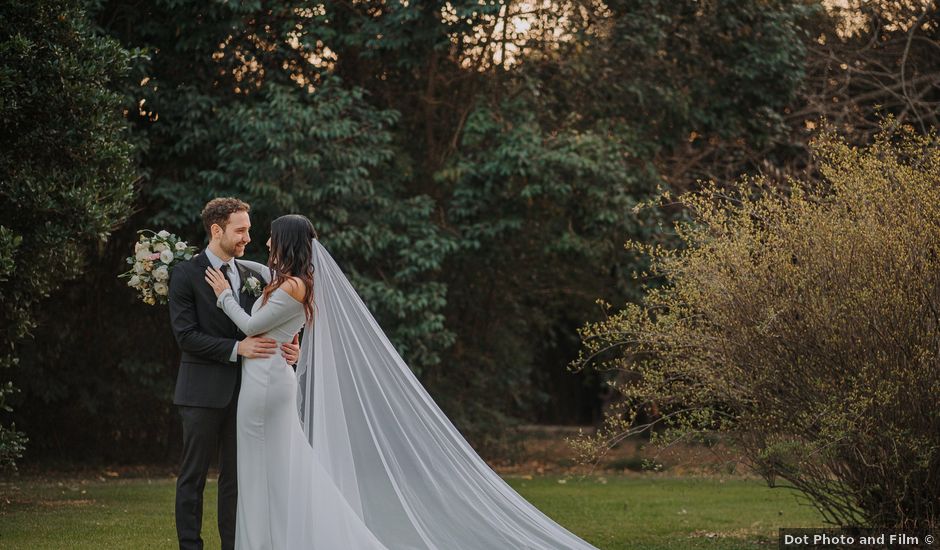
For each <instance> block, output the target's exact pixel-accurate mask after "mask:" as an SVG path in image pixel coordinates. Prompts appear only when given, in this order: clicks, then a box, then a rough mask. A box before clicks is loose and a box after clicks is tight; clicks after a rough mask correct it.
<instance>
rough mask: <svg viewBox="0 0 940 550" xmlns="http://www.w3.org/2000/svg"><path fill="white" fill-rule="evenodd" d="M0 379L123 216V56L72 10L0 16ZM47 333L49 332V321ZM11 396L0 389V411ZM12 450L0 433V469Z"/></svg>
mask: <svg viewBox="0 0 940 550" xmlns="http://www.w3.org/2000/svg"><path fill="white" fill-rule="evenodd" d="M0 29H2V30H0V97H2V99H0V149H2V150H3V156H2V157H0V212H2V213H3V215H2V218H0V303H2V304H3V307H2V313H0V316H2V317H0V326H2V327H3V329H2V331H0V342H2V347H3V351H2V356H0V368H3V369H7V368H9V367H12V366H15V365H16V364H17V363H18V360H19V359H18V357H17V355H18V346H19V344H20V343H21V342H22V341H23V340H24V339H26V338H29V337H30V336H32V335H33V334H34V331H35V330H36V328H37V323H38V314H39V312H38V311H37V310H38V309H40V308H47V309H48V308H52V309H55V308H56V307H57V305H56V304H54V303H52V304H50V303H49V302H45V301H44V299H45V298H47V297H48V296H49V295H50V294H52V293H53V292H54V291H55V289H56V288H57V287H59V286H62V285H69V284H71V281H72V279H74V278H75V277H76V276H78V275H79V274H81V273H82V271H83V270H84V269H85V268H86V267H87V257H88V251H89V250H90V249H92V250H93V249H94V246H95V245H97V246H101V245H102V243H104V241H106V239H107V238H108V235H109V233H110V232H111V230H112V229H113V228H114V227H115V226H116V225H117V224H119V223H120V222H121V221H122V220H123V219H124V218H125V217H126V216H127V215H128V214H129V210H130V203H131V199H132V196H133V186H132V183H133V178H134V171H133V167H132V164H131V162H130V156H131V146H130V144H129V143H128V141H127V134H126V124H125V122H124V119H123V117H122V113H121V102H120V99H121V98H120V96H119V95H118V94H115V93H114V92H111V91H108V90H107V89H106V88H107V86H108V85H109V84H111V83H113V82H114V81H115V80H119V79H120V78H122V76H123V74H124V72H125V71H126V69H127V66H128V62H129V60H130V56H129V54H128V52H126V51H125V50H123V49H121V48H120V46H118V44H117V43H116V42H115V41H113V40H110V39H108V38H104V37H101V36H97V35H96V34H94V32H92V29H91V27H90V26H89V24H88V22H87V20H86V18H85V13H84V12H83V11H82V3H81V2H78V1H65V2H50V1H45V0H41V1H36V2H32V1H30V2H19V1H5V2H3V4H2V6H0ZM52 325H53V326H52V327H51V328H52V330H53V331H54V330H55V329H56V326H55V325H56V324H55V321H54V318H53V320H52ZM12 391H13V386H12V385H10V384H8V385H6V386H4V387H3V388H2V389H0V407H2V408H6V410H7V411H9V410H10V409H9V408H8V407H5V406H4V400H5V398H6V396H8V395H10V393H11V392H12ZM23 442H24V439H23V437H22V436H21V434H19V433H18V432H17V431H16V429H15V428H14V427H13V426H12V425H11V426H9V427H7V426H0V466H9V465H12V464H13V461H14V460H15V459H16V458H17V457H18V456H19V454H20V453H21V452H22V450H23V446H22V445H23Z"/></svg>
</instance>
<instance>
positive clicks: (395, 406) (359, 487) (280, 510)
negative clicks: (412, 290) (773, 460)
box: [206, 215, 593, 550]
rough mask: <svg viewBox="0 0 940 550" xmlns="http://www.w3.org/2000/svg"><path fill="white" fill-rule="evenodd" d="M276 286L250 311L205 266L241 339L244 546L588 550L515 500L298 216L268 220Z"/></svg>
mask: <svg viewBox="0 0 940 550" xmlns="http://www.w3.org/2000/svg"><path fill="white" fill-rule="evenodd" d="M267 245H268V248H269V250H270V257H269V259H268V267H269V268H270V269H271V275H272V277H271V282H270V284H268V285H267V286H266V287H265V288H264V290H263V293H262V296H261V298H260V299H259V300H257V301H256V302H255V304H254V306H253V307H252V312H251V314H250V315H249V314H248V313H246V312H245V311H244V310H243V309H242V308H241V307H240V306H239V305H238V302H237V301H236V300H235V298H234V297H233V295H232V290H231V288H230V287H229V284H228V282H227V279H226V278H225V277H224V275H223V274H222V273H221V272H220V271H218V270H215V269H214V268H212V267H209V269H208V270H207V271H206V281H207V282H208V283H209V284H210V285H211V286H212V288H213V290H214V291H215V294H216V296H217V305H218V306H219V307H220V308H222V309H223V310H224V311H225V313H226V315H228V316H229V317H230V318H231V319H232V321H234V322H235V324H236V325H238V327H239V328H240V329H241V330H242V332H244V333H245V334H246V335H248V336H254V335H260V334H265V335H266V336H268V337H270V338H274V339H275V340H277V341H278V342H289V341H291V340H292V339H293V337H294V335H295V334H296V333H297V332H298V331H299V330H300V329H301V328H303V329H304V331H303V339H302V342H301V352H300V360H299V362H298V364H297V372H296V373H295V372H294V370H293V369H292V368H291V367H290V366H289V365H288V364H287V363H286V361H285V360H284V358H283V357H281V356H280V355H274V356H270V357H265V358H259V359H246V360H245V361H244V363H243V365H242V369H243V371H242V384H241V391H240V393H239V396H238V413H237V420H236V422H237V428H236V429H237V442H238V443H237V455H238V459H237V463H238V506H237V520H236V535H235V536H236V542H235V547H236V548H237V549H239V550H262V549H265V550H301V549H315V550H338V549H386V548H387V549H396V550H397V549H441V550H462V549H493V550H508V549H517V548H529V549H590V548H593V546H591V545H590V544H588V543H586V542H585V541H583V540H581V539H579V538H577V537H576V536H574V535H573V534H571V533H570V532H569V531H567V530H566V529H564V528H563V527H561V526H560V525H558V524H557V523H555V522H554V521H552V520H551V519H550V518H548V517H547V516H545V515H544V514H542V513H541V512H539V511H538V510H537V509H536V508H535V507H534V506H532V505H531V504H529V503H528V502H526V501H525V500H524V499H523V498H522V497H521V496H519V494H517V493H516V492H515V491H513V490H512V489H511V488H510V487H509V485H507V484H506V483H505V482H504V481H503V480H502V479H501V478H500V477H499V476H498V475H496V473H495V472H493V471H492V470H491V469H490V468H489V467H488V466H487V465H486V463H484V462H483V460H482V459H481V458H480V457H479V456H477V454H476V453H475V452H474V451H473V449H472V448H471V447H470V446H469V445H468V444H467V442H466V441H465V440H464V439H463V437H462V436H461V435H460V433H459V432H458V431H457V429H456V428H455V427H454V426H453V425H452V424H451V422H450V421H449V420H448V419H447V417H445V416H444V414H443V412H442V411H441V410H440V408H438V406H437V405H436V404H435V403H434V401H433V400H432V399H431V397H430V396H429V395H428V393H427V392H426V391H425V390H424V388H423V387H422V386H421V385H420V383H419V382H418V380H417V379H416V378H415V376H414V375H413V374H412V372H411V370H410V369H409V368H408V366H407V365H406V364H405V363H404V361H403V360H402V359H401V357H400V356H399V355H398V353H397V352H396V351H395V349H394V348H393V347H392V344H391V343H390V342H389V341H388V339H387V338H386V336H385V333H384V332H382V329H381V328H379V326H378V324H377V323H376V321H375V319H374V318H373V317H372V315H371V314H370V313H369V310H368V309H367V308H366V306H365V304H363V302H362V300H361V299H360V298H359V296H358V294H356V292H355V290H353V288H352V286H351V285H350V284H349V281H348V280H347V279H346V277H345V275H343V272H342V271H341V270H340V268H339V266H337V264H336V263H335V262H334V261H333V259H332V258H331V257H330V255H329V254H328V253H327V251H326V249H325V248H324V247H323V246H322V245H321V244H320V242H319V241H318V240H317V238H316V233H315V231H314V229H313V224H311V223H310V220H309V219H307V218H306V217H304V216H299V215H287V216H282V217H280V218H277V219H276V220H274V221H273V222H272V223H271V237H270V239H269V240H268V243H267Z"/></svg>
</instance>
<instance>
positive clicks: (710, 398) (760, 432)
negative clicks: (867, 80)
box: [576, 125, 940, 528]
mask: <svg viewBox="0 0 940 550" xmlns="http://www.w3.org/2000/svg"><path fill="white" fill-rule="evenodd" d="M886 128H888V126H887V125H886ZM813 147H814V155H815V157H816V161H817V162H818V163H819V165H820V166H821V173H822V175H823V178H822V180H821V181H819V182H816V183H804V182H798V181H790V182H788V183H787V184H786V185H778V186H772V185H770V183H768V182H767V181H764V180H761V179H751V180H745V181H743V182H740V183H739V184H737V185H735V186H732V187H731V188H730V189H722V188H720V187H719V186H717V185H715V184H709V185H706V186H705V188H704V190H703V191H701V192H699V193H694V194H693V193H687V194H683V195H681V196H680V197H678V202H679V203H681V204H682V205H684V206H685V207H687V212H688V213H689V215H690V218H689V219H688V220H685V221H680V222H678V223H676V225H675V227H676V232H677V237H678V240H679V243H680V244H679V246H677V247H666V246H662V245H658V244H655V245H642V244H639V243H635V242H634V243H629V245H630V246H631V247H633V248H636V249H639V250H642V251H644V252H646V253H648V254H649V256H650V258H651V261H652V269H651V272H650V273H649V274H643V275H644V276H647V275H648V276H650V277H651V278H654V279H655V278H659V279H657V280H656V281H655V282H657V283H658V285H659V286H657V287H655V288H653V287H652V285H651V286H650V288H649V289H648V290H647V292H646V295H645V298H644V300H643V302H642V304H640V305H636V304H631V305H627V306H626V307H625V308H624V309H623V310H622V311H619V312H616V313H613V314H611V315H609V317H608V318H607V319H606V320H604V321H602V322H599V323H596V324H592V325H588V326H586V327H585V328H584V329H583V330H582V338H583V343H584V346H585V347H584V350H583V352H582V356H581V358H580V360H579V362H578V363H577V365H579V366H584V365H586V364H591V363H599V364H601V365H602V366H605V367H611V368H614V369H617V370H618V372H619V375H620V376H619V378H618V380H617V381H615V383H614V384H615V386H616V388H617V389H618V390H619V391H620V392H622V393H623V394H624V396H625V401H624V405H623V406H622V407H620V409H619V410H614V411H613V412H612V413H611V414H610V415H609V416H608V418H607V422H606V424H605V426H604V428H603V429H602V430H601V431H600V432H599V433H598V434H597V435H596V436H591V437H584V438H582V439H580V440H579V441H578V442H576V443H577V446H578V447H579V449H580V450H581V451H582V452H583V453H584V454H583V457H584V458H589V457H596V456H598V454H599V453H602V452H603V450H604V449H605V448H606V447H607V446H608V445H609V444H610V443H611V442H613V441H616V440H618V439H620V438H622V437H624V435H625V434H627V433H630V432H631V431H636V430H637V429H642V428H643V426H637V425H634V424H632V422H633V420H634V419H635V417H636V414H637V412H638V411H641V410H644V409H645V410H650V409H651V408H653V404H655V407H656V409H657V410H658V411H659V413H660V416H659V417H658V418H657V419H656V420H655V421H654V422H660V423H663V424H666V425H668V427H669V430H667V431H666V432H665V434H666V436H665V437H667V439H670V440H674V439H675V438H676V437H691V436H695V435H696V434H700V433H702V432H708V431H712V430H716V431H718V432H720V433H724V434H725V435H726V436H727V441H728V442H729V443H730V444H732V445H734V447H735V448H736V449H738V450H739V451H740V453H741V455H742V458H743V459H744V461H745V462H746V463H747V464H749V465H750V466H751V467H752V468H754V469H755V470H756V471H757V472H759V473H760V474H761V475H763V476H764V477H765V478H766V480H767V481H768V482H769V483H770V484H771V485H773V484H776V483H777V482H778V481H780V480H783V481H784V482H786V483H789V484H790V485H792V486H794V487H796V488H797V489H799V490H800V491H802V492H803V493H804V494H805V495H806V496H808V497H809V498H810V499H811V501H812V502H813V503H814V504H815V505H816V506H817V507H818V508H819V509H820V511H821V512H822V513H823V514H824V516H825V517H826V518H827V520H828V521H831V522H833V523H838V524H870V525H876V526H886V525H887V526H905V527H912V526H920V527H931V528H933V527H936V526H937V525H938V518H940V484H938V483H937V479H938V476H940V440H938V437H937V434H940V406H938V405H940V403H938V394H937V388H938V387H940V256H938V247H940V147H938V144H937V136H936V135H929V136H918V135H915V134H914V133H913V131H912V130H911V129H902V130H901V131H899V132H897V133H894V134H892V133H889V132H888V131H887V130H885V131H883V132H882V133H881V134H880V135H879V136H878V137H877V139H876V140H875V141H874V142H873V144H872V145H871V146H870V147H868V148H866V149H856V148H851V147H849V146H847V145H846V144H845V143H844V142H843V141H841V140H840V139H839V138H838V137H836V136H835V135H833V134H832V133H831V132H824V133H822V134H821V135H820V136H819V137H818V138H817V139H816V141H815V142H814V144H813ZM663 197H664V199H666V200H669V197H668V193H667V194H664V195H663ZM611 350H615V353H614V354H613V355H612V354H611Z"/></svg>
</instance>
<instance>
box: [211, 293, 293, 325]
mask: <svg viewBox="0 0 940 550" xmlns="http://www.w3.org/2000/svg"><path fill="white" fill-rule="evenodd" d="M291 302H296V300H294V299H293V298H291V297H290V295H288V294H287V292H285V291H283V290H281V289H277V290H275V291H274V292H272V293H271V294H270V295H269V296H268V301H267V303H266V304H264V307H263V308H261V309H259V310H258V311H257V312H255V314H254V315H249V314H248V313H247V312H245V310H244V309H242V307H241V306H240V305H239V304H238V301H237V300H235V296H234V295H233V294H232V289H231V288H227V289H225V290H224V291H223V292H222V294H220V295H219V297H218V299H217V300H216V305H217V306H219V307H220V308H222V311H224V312H225V314H226V315H228V317H229V319H231V320H232V321H233V322H234V323H235V324H236V325H237V326H238V328H239V329H241V331H242V332H244V333H245V335H246V336H256V335H258V334H264V333H265V332H267V331H269V330H271V329H272V328H274V327H276V326H278V325H280V324H281V323H283V322H284V321H286V320H287V319H288V318H290V317H291V316H293V315H296V313H297V311H296V309H295V308H294V307H292V304H291Z"/></svg>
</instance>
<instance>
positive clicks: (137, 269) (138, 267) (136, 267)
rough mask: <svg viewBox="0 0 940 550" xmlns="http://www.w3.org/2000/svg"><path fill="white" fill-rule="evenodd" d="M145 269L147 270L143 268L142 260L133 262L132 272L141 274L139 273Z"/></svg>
mask: <svg viewBox="0 0 940 550" xmlns="http://www.w3.org/2000/svg"><path fill="white" fill-rule="evenodd" d="M145 271H147V270H146V269H144V263H143V262H137V263H135V264H134V273H137V274H141V273H143V272H145Z"/></svg>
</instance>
